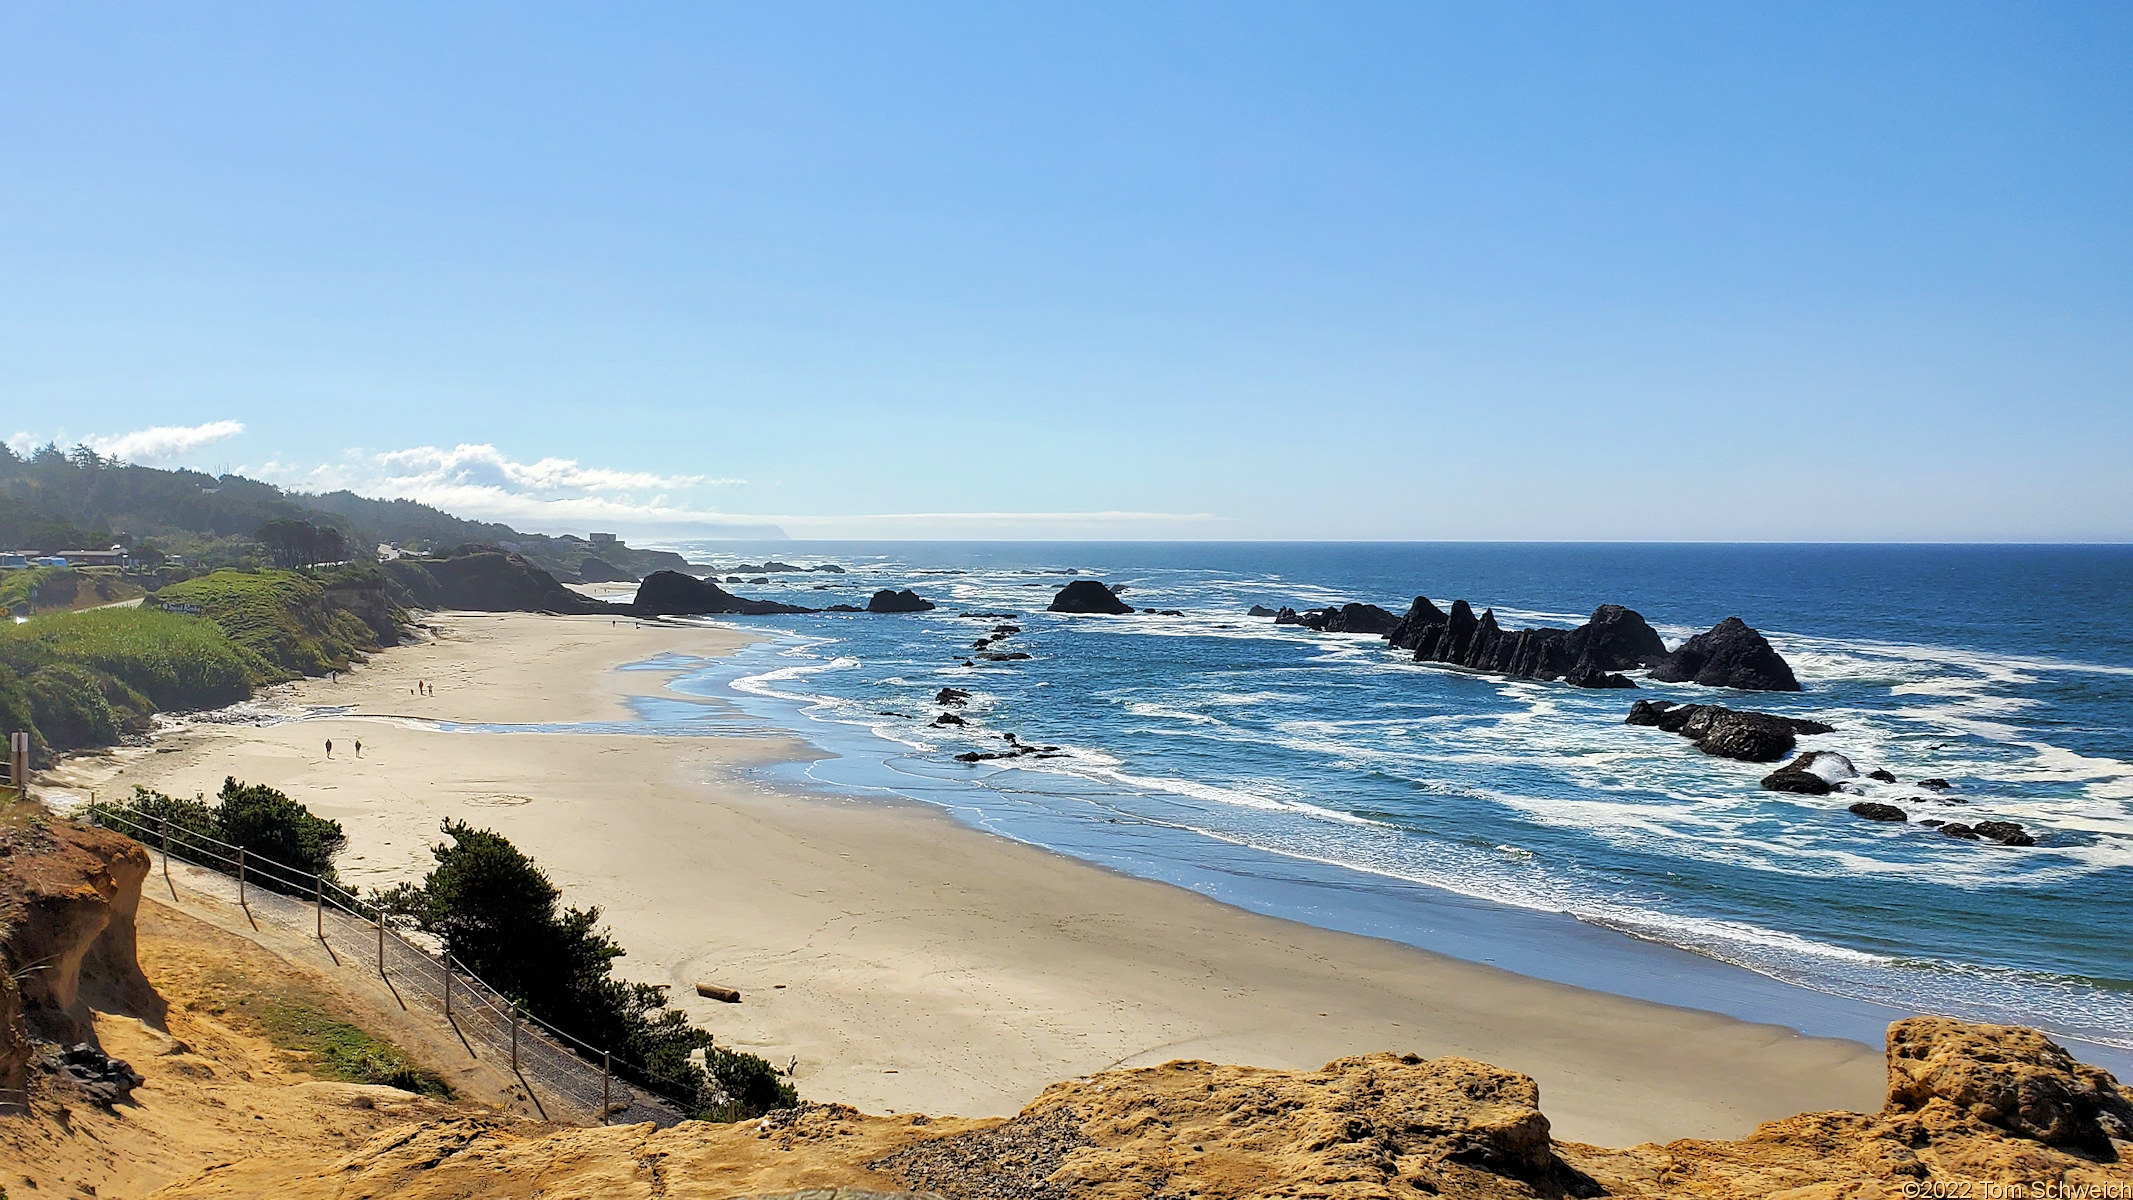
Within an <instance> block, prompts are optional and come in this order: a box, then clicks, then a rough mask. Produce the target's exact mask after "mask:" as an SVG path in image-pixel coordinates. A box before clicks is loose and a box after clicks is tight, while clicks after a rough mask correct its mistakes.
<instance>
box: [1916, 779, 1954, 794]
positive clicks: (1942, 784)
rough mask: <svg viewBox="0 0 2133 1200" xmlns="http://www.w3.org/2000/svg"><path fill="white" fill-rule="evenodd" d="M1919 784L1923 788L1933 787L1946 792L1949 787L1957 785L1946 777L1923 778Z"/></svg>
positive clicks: (1935, 789) (1937, 790)
mask: <svg viewBox="0 0 2133 1200" xmlns="http://www.w3.org/2000/svg"><path fill="white" fill-rule="evenodd" d="M1918 786H1920V787H1922V788H1931V789H1933V790H1934V791H1936V792H1945V791H1947V790H1948V789H1949V788H1951V787H1954V786H1955V785H1954V784H1952V783H1949V782H1948V781H1947V780H1945V779H1921V780H1919V781H1918Z"/></svg>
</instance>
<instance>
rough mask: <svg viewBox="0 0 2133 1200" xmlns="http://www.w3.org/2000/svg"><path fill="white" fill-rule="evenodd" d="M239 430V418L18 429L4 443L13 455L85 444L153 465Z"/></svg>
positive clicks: (241, 426)
mask: <svg viewBox="0 0 2133 1200" xmlns="http://www.w3.org/2000/svg"><path fill="white" fill-rule="evenodd" d="M243 432H244V422H242V421H209V422H207V423H205V424H202V425H155V426H151V427H149V428H147V429H136V430H134V431H133V432H131V433H121V434H94V433H92V434H89V435H88V436H86V437H82V438H79V439H76V438H70V437H67V436H66V434H65V432H64V431H62V432H59V433H55V434H52V435H50V436H48V437H43V438H40V437H38V436H36V435H35V434H32V433H28V432H24V431H21V430H18V431H16V433H15V434H14V435H13V436H12V437H10V438H8V439H7V446H8V449H10V450H12V451H14V452H15V453H16V454H17V455H28V454H32V453H34V452H35V451H36V450H37V449H38V448H39V447H41V446H47V445H51V446H59V447H60V448H62V449H71V448H72V447H74V446H87V447H88V448H89V449H91V450H94V451H96V452H97V453H98V454H101V455H103V456H104V457H106V458H116V459H121V460H123V461H125V462H130V463H139V464H141V465H142V466H149V467H157V466H163V465H165V464H167V463H170V462H172V461H174V460H176V459H180V458H183V457H185V456H186V455H188V454H191V453H192V452H193V451H195V450H198V449H200V448H201V447H203V446H209V445H213V444H214V443H216V442H220V441H224V440H226V439H228V438H233V437H236V436H237V435H238V434H240V433H243Z"/></svg>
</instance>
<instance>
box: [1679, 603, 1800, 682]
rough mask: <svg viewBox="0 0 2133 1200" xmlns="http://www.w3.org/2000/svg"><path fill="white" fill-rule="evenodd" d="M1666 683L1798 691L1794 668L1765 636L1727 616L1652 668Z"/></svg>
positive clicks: (1682, 644) (1738, 619)
mask: <svg viewBox="0 0 2133 1200" xmlns="http://www.w3.org/2000/svg"><path fill="white" fill-rule="evenodd" d="M1652 678H1653V679H1656V680H1659V681H1660V682H1662V683H1700V684H1702V685H1704V686H1705V687H1729V688H1738V689H1740V690H1741V691H1744V692H1797V691H1799V690H1800V681H1799V680H1798V679H1795V678H1794V677H1793V674H1792V666H1791V665H1790V664H1789V663H1787V662H1786V661H1785V659H1784V658H1783V657H1782V656H1781V655H1779V654H1778V652H1777V651H1776V650H1774V649H1772V648H1771V646H1770V643H1769V642H1768V641H1767V640H1765V639H1764V637H1763V635H1762V634H1760V633H1757V632H1756V631H1755V630H1753V629H1750V628H1749V627H1748V625H1747V623H1746V622H1744V621H1742V620H1741V619H1740V618H1739V617H1727V618H1726V619H1725V620H1723V621H1720V622H1719V623H1718V624H1716V625H1713V626H1712V627H1711V628H1710V629H1709V630H1708V631H1706V632H1703V633H1699V634H1697V635H1696V636H1695V637H1692V638H1690V639H1689V640H1688V641H1685V642H1683V643H1681V648H1680V649H1678V650H1676V651H1674V652H1673V653H1672V654H1669V655H1667V656H1666V658H1665V659H1663V660H1661V661H1660V662H1659V663H1658V664H1657V665H1656V666H1654V667H1653V668H1652Z"/></svg>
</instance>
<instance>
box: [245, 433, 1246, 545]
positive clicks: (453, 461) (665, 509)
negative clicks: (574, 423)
mask: <svg viewBox="0 0 2133 1200" xmlns="http://www.w3.org/2000/svg"><path fill="white" fill-rule="evenodd" d="M244 470H245V472H246V473H251V474H257V475H259V476H260V477H261V478H264V479H268V480H271V481H273V482H275V483H279V484H282V485H283V486H285V487H292V488H298V489H301V490H304V491H311V492H328V491H337V490H340V489H346V490H348V491H352V492H355V493H357V494H358V495H363V496H373V497H378V498H381V499H403V500H414V501H418V502H420V503H423V504H428V505H431V506H433V507H436V508H440V509H443V510H444V511H446V512H448V513H451V514H453V515H454V516H460V517H468V518H472V519H476V520H484V521H502V522H504V523H505V524H508V525H512V526H515V527H517V528H520V529H524V530H526V531H528V532H535V533H563V532H578V533H584V532H588V531H590V530H594V529H600V530H612V531H615V532H619V533H625V534H636V535H640V536H651V537H677V538H688V537H699V538H702V537H710V538H716V537H780V536H784V535H785V534H786V533H787V532H790V533H792V534H794V535H797V536H803V537H823V538H840V537H850V538H883V537H887V538H988V537H1008V538H1012V537H1035V538H1074V537H1105V536H1113V537H1115V536H1121V535H1123V536H1128V537H1149V536H1189V535H1191V534H1193V533H1196V532H1197V533H1199V534H1202V535H1204V534H1205V533H1206V532H1208V530H1209V529H1210V528H1211V527H1212V526H1213V525H1215V524H1219V522H1218V519H1217V518H1215V517H1213V516H1211V515H1209V514H1206V513H1155V512H1124V511H1105V512H922V513H855V514H814V513H810V514H778V513H748V512H734V511H731V510H729V509H726V508H723V507H720V506H717V505H714V504H712V503H710V502H709V501H708V500H707V499H706V498H705V497H704V496H703V493H705V492H707V491H710V490H713V489H719V488H736V487H742V486H745V484H746V481H745V480H740V479H722V478H717V477H713V476H707V475H661V474H656V473H653V472H647V471H627V470H618V469H614V468H609V467H596V466H587V465H585V464H583V463H581V462H579V461H578V460H576V459H570V458H542V459H537V460H534V461H531V462H528V461H523V460H520V459H514V458H512V457H511V456H510V455H508V454H506V453H504V451H502V450H500V449H498V448H497V447H496V446H493V445H489V444H487V443H462V444H460V445H457V446H453V447H450V448H449V449H447V448H444V447H439V446H412V447H409V448H407V449H403V450H388V451H384V452H381V453H373V452H367V451H360V450H351V451H348V452H347V453H346V454H344V455H343V456H342V457H341V460H340V461H339V462H336V463H329V464H326V465H323V466H318V467H313V468H310V469H308V470H306V469H304V468H302V467H298V466H293V465H291V464H287V463H280V462H270V463H268V464H266V465H264V466H261V467H256V468H255V467H248V468H245V469H244Z"/></svg>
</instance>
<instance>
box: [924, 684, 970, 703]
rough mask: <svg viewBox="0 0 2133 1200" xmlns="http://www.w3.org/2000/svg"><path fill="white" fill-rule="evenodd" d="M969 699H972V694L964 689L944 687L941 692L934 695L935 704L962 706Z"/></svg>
mask: <svg viewBox="0 0 2133 1200" xmlns="http://www.w3.org/2000/svg"><path fill="white" fill-rule="evenodd" d="M968 699H970V693H969V692H966V691H964V690H963V689H962V688H953V687H944V688H942V689H941V690H940V691H937V692H935V693H933V702H934V703H935V704H961V703H963V702H964V701H965V700H968Z"/></svg>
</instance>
